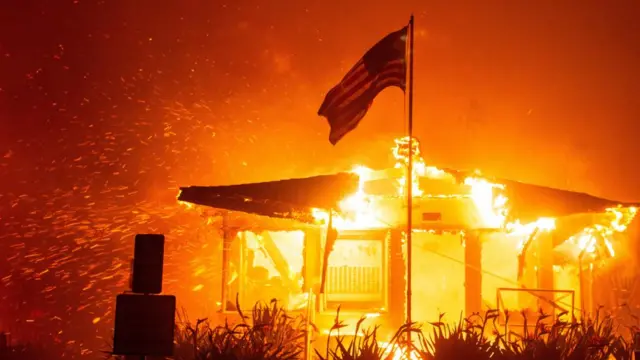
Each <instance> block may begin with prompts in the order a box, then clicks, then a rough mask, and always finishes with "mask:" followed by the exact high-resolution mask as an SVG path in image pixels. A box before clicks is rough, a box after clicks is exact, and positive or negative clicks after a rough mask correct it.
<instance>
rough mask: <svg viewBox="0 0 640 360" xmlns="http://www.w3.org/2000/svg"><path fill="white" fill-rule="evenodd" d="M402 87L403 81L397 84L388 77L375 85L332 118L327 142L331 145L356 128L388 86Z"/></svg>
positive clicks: (393, 79) (395, 79) (394, 79)
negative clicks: (376, 98)
mask: <svg viewBox="0 0 640 360" xmlns="http://www.w3.org/2000/svg"><path fill="white" fill-rule="evenodd" d="M402 85H404V79H402V80H401V81H400V82H399V81H398V79H397V78H393V77H388V78H386V79H385V80H383V81H380V82H378V83H376V84H375V86H373V87H372V88H371V89H370V90H369V91H368V92H367V94H365V95H363V96H361V97H359V98H357V99H356V100H354V101H353V102H352V103H351V104H350V105H349V107H348V108H346V109H345V110H344V112H342V113H341V114H340V116H337V117H335V118H333V119H332V121H331V122H330V123H329V125H330V127H331V133H330V139H329V140H330V141H331V143H332V144H335V143H337V142H338V141H339V140H340V139H342V138H343V137H344V136H345V135H346V134H347V133H349V132H350V131H352V130H353V129H355V128H356V127H357V126H358V124H359V123H360V120H362V118H364V116H365V114H366V113H367V111H368V110H369V108H370V107H371V104H372V103H373V100H374V99H375V97H376V96H377V95H378V94H379V93H380V92H381V91H382V90H384V89H385V88H387V87H389V86H398V87H401V86H402Z"/></svg>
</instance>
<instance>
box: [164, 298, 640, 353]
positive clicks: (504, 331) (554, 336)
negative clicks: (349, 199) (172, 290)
mask: <svg viewBox="0 0 640 360" xmlns="http://www.w3.org/2000/svg"><path fill="white" fill-rule="evenodd" d="M238 308H239V307H238ZM238 313H239V315H240V321H239V323H237V324H233V325H232V324H229V323H228V322H226V321H225V323H224V324H223V325H219V326H213V325H212V324H211V323H210V322H209V321H208V320H207V319H200V320H197V321H196V322H195V324H194V323H191V322H189V321H188V319H187V318H186V316H185V315H184V314H181V316H180V317H179V321H178V322H177V323H178V325H177V329H176V340H175V343H176V351H175V357H174V358H175V359H177V360H205V359H212V360H213V359H220V360H259V359H267V360H295V359H303V358H304V346H305V342H304V339H305V333H306V328H307V324H306V321H305V320H304V318H303V317H301V316H298V317H291V316H289V315H288V314H287V313H286V311H285V310H284V309H283V308H281V307H279V306H278V304H277V302H276V301H275V300H272V301H271V303H268V304H267V303H258V304H256V305H255V306H254V308H253V309H252V311H251V314H244V313H243V312H242V311H240V310H239V311H238ZM516 315H521V316H522V318H523V319H524V321H523V323H522V325H521V326H517V325H515V324H513V322H512V323H511V324H510V321H512V319H511V318H512V317H513V316H512V314H510V313H508V312H504V313H503V314H501V313H499V312H498V311H496V310H490V311H487V312H486V313H485V314H474V315H472V316H470V317H468V318H463V317H462V316H461V317H460V319H459V321H458V322H457V323H455V324H447V323H445V322H444V320H443V319H444V315H441V316H440V318H439V319H438V321H436V322H433V323H429V324H426V325H425V326H426V327H427V328H428V329H423V327H421V326H419V325H417V324H407V325H403V326H402V327H400V328H399V329H398V331H397V332H396V333H395V335H394V336H393V337H392V339H391V340H390V341H389V342H382V341H380V340H384V339H379V338H378V329H379V328H378V327H374V328H373V329H363V328H362V326H361V325H362V323H363V321H364V318H363V319H361V320H360V321H358V323H357V324H356V334H358V335H359V336H348V335H347V336H345V335H344V334H340V329H342V328H344V327H345V326H346V325H345V324H344V323H343V322H342V321H341V320H340V309H338V313H337V316H336V319H335V321H334V325H333V326H332V328H331V329H330V332H329V336H330V338H331V339H333V341H327V345H326V347H325V348H324V349H322V351H319V350H317V349H316V350H315V357H317V358H319V359H320V360H400V359H402V358H406V355H407V352H408V351H406V350H407V347H406V336H407V334H409V333H411V334H413V336H414V341H413V345H412V346H411V349H410V350H411V359H412V360H450V359H451V360H453V359H464V360H485V359H492V360H533V359H545V360H546V359H548V360H555V359H558V360H600V359H602V360H604V359H611V358H613V359H617V360H627V359H629V360H630V359H632V351H631V346H630V344H629V343H628V342H627V341H626V340H625V339H624V337H623V336H621V335H618V330H619V329H618V328H617V327H616V325H615V323H614V321H613V318H611V317H610V316H604V315H602V314H601V311H598V312H597V313H596V314H595V316H594V317H593V318H592V319H588V320H586V321H583V322H580V321H577V320H576V319H575V318H570V319H565V318H567V317H568V314H567V313H563V314H559V316H558V317H557V318H556V319H555V320H554V322H553V323H550V322H551V319H552V318H551V317H550V316H548V315H546V314H544V313H542V311H540V312H539V313H538V314H537V318H536V320H535V322H533V323H531V322H530V321H529V322H528V320H527V319H528V318H529V317H528V316H526V315H527V314H526V313H524V312H523V313H520V314H516ZM501 317H502V318H504V324H503V325H500V324H499V322H498V319H499V318H501ZM516 328H517V331H516V330H514V329H516ZM350 335H352V334H350Z"/></svg>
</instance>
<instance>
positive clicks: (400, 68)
mask: <svg viewBox="0 0 640 360" xmlns="http://www.w3.org/2000/svg"><path fill="white" fill-rule="evenodd" d="M362 68H363V70H364V66H363V67H362ZM405 68H406V66H405V64H404V63H403V62H401V61H394V62H392V63H389V64H388V65H385V67H384V68H382V69H381V72H380V73H379V74H376V75H371V74H369V73H368V72H366V70H364V74H363V76H359V77H357V79H356V76H353V77H352V78H351V79H354V80H352V81H349V83H347V84H345V85H344V86H341V87H340V90H341V91H336V92H335V93H333V94H331V95H332V96H331V97H329V96H327V102H328V105H327V108H336V110H339V108H340V107H341V106H344V105H345V103H346V102H348V101H349V100H350V99H352V98H354V97H356V96H358V95H360V94H361V93H362V92H363V91H364V90H366V88H368V87H370V86H371V85H372V84H373V83H374V82H375V81H376V80H378V81H383V80H384V79H386V78H387V77H394V78H397V79H401V80H402V81H403V82H404V79H405V77H406V70H405ZM351 79H349V80H351ZM351 84H353V85H351ZM399 87H400V88H402V90H404V86H402V85H400V86H399ZM321 115H322V114H321Z"/></svg>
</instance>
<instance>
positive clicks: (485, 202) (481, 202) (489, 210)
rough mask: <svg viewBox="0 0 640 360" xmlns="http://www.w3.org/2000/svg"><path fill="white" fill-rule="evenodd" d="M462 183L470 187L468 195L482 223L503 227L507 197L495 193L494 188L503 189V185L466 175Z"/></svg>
mask: <svg viewBox="0 0 640 360" xmlns="http://www.w3.org/2000/svg"><path fill="white" fill-rule="evenodd" d="M464 184H465V185H468V186H470V187H471V194H470V196H471V199H472V200H473V203H474V205H475V206H476V209H477V210H478V212H479V214H480V216H481V217H482V221H483V223H484V224H486V225H487V226H488V227H493V228H501V227H503V226H504V222H505V220H506V218H507V208H506V205H507V202H508V199H507V197H506V196H505V195H502V194H499V195H496V194H495V190H496V189H502V190H504V185H500V184H494V183H491V182H489V181H487V180H485V179H482V178H478V177H468V178H466V179H464Z"/></svg>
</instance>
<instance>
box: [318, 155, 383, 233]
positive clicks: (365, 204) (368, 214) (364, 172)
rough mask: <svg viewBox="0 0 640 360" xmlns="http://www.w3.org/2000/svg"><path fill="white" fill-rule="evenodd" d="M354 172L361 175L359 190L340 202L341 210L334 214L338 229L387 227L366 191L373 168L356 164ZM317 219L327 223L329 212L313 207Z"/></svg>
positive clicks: (333, 220) (334, 221)
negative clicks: (366, 184)
mask: <svg viewBox="0 0 640 360" xmlns="http://www.w3.org/2000/svg"><path fill="white" fill-rule="evenodd" d="M352 172H353V173H355V174H357V175H358V176H359V185H358V191H356V193H355V194H353V195H350V196H348V197H346V198H345V199H344V200H342V201H341V202H340V204H338V206H339V209H338V210H339V212H338V213H334V214H333V218H332V222H333V226H334V227H335V228H336V229H341V230H348V229H374V228H384V227H387V226H388V224H386V223H385V222H384V221H382V220H381V219H382V216H381V214H380V213H379V211H378V209H377V207H376V206H375V204H373V203H372V198H371V196H370V195H368V194H366V192H365V191H364V184H365V183H366V182H367V181H368V180H369V179H370V175H371V173H372V172H373V170H371V169H369V168H367V167H365V166H356V167H355V168H354V169H353V170H352ZM311 213H312V215H313V217H314V218H315V219H316V221H318V222H320V223H324V224H327V223H328V222H329V213H328V212H326V211H324V210H320V209H311Z"/></svg>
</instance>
